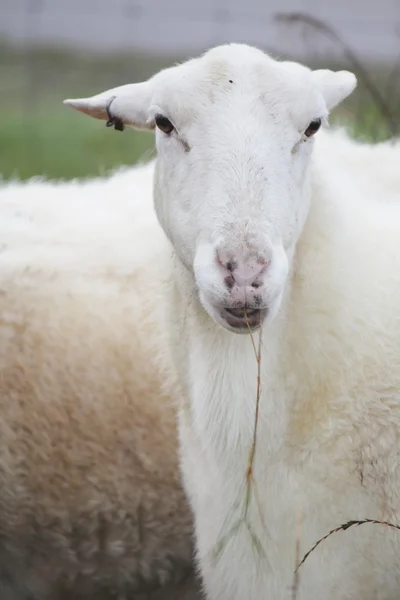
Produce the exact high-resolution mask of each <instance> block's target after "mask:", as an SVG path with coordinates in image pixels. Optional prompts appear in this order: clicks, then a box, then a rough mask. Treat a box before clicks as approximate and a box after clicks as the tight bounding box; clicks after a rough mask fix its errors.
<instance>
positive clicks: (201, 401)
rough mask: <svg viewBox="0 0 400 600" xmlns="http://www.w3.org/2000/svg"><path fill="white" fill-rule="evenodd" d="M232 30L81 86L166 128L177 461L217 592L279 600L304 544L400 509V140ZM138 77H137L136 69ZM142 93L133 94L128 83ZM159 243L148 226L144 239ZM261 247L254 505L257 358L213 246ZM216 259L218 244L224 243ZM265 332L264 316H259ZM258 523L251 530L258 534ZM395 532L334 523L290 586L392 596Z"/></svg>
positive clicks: (164, 184) (161, 189) (205, 570)
mask: <svg viewBox="0 0 400 600" xmlns="http://www.w3.org/2000/svg"><path fill="white" fill-rule="evenodd" d="M354 85H355V79H354V77H353V76H352V75H351V74H349V73H347V72H340V73H332V72H329V71H317V72H311V71H310V70H308V69H306V68H305V67H301V66H298V65H297V66H296V65H294V64H293V63H289V64H287V63H279V62H276V61H274V60H272V59H271V58H270V57H268V56H266V55H264V54H263V53H261V52H259V51H258V50H256V49H254V48H249V47H247V46H242V45H231V46H225V47H221V48H217V49H213V50H212V51H210V52H209V53H207V54H205V55H204V56H202V57H200V58H199V59H195V60H193V61H189V62H187V63H185V64H184V65H180V66H177V67H174V68H172V69H169V70H167V71H163V72H161V73H160V74H158V75H156V76H155V77H154V78H152V79H151V80H150V81H149V82H147V83H146V84H136V85H135V86H132V87H131V88H130V90H129V94H128V96H127V95H126V94H125V93H124V95H123V96H121V99H120V100H119V97H118V88H116V89H115V90H113V93H112V94H108V93H107V92H105V93H104V94H102V95H101V96H100V100H99V101H97V100H96V99H91V100H80V101H69V104H71V105H72V106H75V107H76V108H78V110H83V109H84V112H87V113H88V114H92V113H93V116H97V117H99V116H100V117H103V118H106V114H105V110H104V98H112V97H114V96H115V100H114V101H113V102H112V104H111V105H110V109H111V113H112V115H114V116H116V117H118V118H119V119H121V120H122V121H124V122H125V123H127V124H134V125H135V126H139V127H150V128H152V127H154V123H155V115H156V114H157V113H162V114H164V115H165V116H167V117H169V118H170V120H171V121H172V122H173V124H174V125H175V128H176V130H175V132H173V133H172V134H171V135H169V136H166V135H165V134H163V133H162V132H160V131H158V130H157V134H156V140H157V147H158V160H157V163H156V170H155V188H154V199H155V207H156V212H157V216H158V219H159V221H160V223H161V226H162V228H163V229H164V231H165V233H166V234H167V236H168V238H169V239H170V241H171V242H172V245H173V248H174V260H173V264H172V267H171V268H172V271H171V272H172V281H173V285H172V286H171V287H170V289H169V294H170V295H169V296H168V297H167V302H166V309H167V312H166V314H167V318H168V320H169V325H170V332H171V339H172V347H173V349H174V352H175V355H176V366H177V370H178V372H179V374H180V378H181V382H182V385H183V388H184V390H185V392H186V395H187V398H188V406H186V407H185V408H184V409H183V410H182V411H181V413H180V438H181V460H182V472H183V476H184V481H185V485H186V489H187V492H188V495H189V498H190V501H191V504H192V508H193V511H194V515H195V521H196V535H197V557H198V564H199V568H200V571H201V574H202V577H203V581H204V588H205V591H206V594H207V598H208V599H209V600H263V599H264V598H268V599H269V600H281V599H282V600H283V599H284V598H288V597H289V589H290V586H291V584H292V575H293V570H294V567H295V545H296V535H297V530H296V520H297V516H298V513H299V511H300V512H301V514H302V529H301V553H303V552H305V551H306V550H308V549H309V548H310V546H311V545H312V544H313V543H314V542H316V540H317V539H318V538H319V537H320V536H323V535H325V534H326V533H327V532H328V531H329V530H330V529H331V528H334V527H336V526H338V525H340V524H341V523H344V522H346V521H348V520H350V519H364V518H366V517H368V518H371V519H390V520H391V521H394V522H400V514H399V513H400V492H399V491H398V490H399V483H400V470H399V467H400V459H399V450H400V434H399V431H400V361H399V357H400V318H399V314H400V308H399V306H400V275H399V273H400V244H399V240H400V203H399V202H397V201H396V200H398V199H399V189H400V188H399V169H398V164H399V161H398V157H399V155H400V152H399V150H400V147H399V144H398V143H397V145H396V146H394V147H389V145H388V144H384V145H380V146H371V147H369V146H361V145H358V144H356V143H355V142H351V141H349V140H347V139H345V138H344V137H343V135H332V134H330V135H329V134H324V133H323V132H318V133H317V134H316V136H315V148H313V146H314V138H310V139H305V137H304V131H305V129H306V128H307V126H308V124H309V123H310V122H311V121H312V120H313V119H315V118H318V117H321V118H322V119H323V120H325V119H326V118H327V115H328V112H329V111H330V110H331V109H332V108H333V107H334V106H335V105H336V104H337V103H338V102H340V101H341V100H342V99H343V98H345V97H346V96H347V95H348V94H349V93H350V92H351V91H352V89H353V88H354ZM142 86H145V87H142ZM129 96H130V97H129ZM151 242H152V243H153V240H151ZM229 252H230V253H231V254H232V256H234V257H235V259H238V261H239V262H240V264H241V265H242V266H243V268H246V269H250V268H252V265H253V263H252V261H253V260H254V259H255V257H257V256H258V257H260V256H261V257H262V258H263V259H265V261H266V264H268V268H266V269H265V272H263V274H262V277H263V279H262V286H261V288H260V292H257V293H259V294H260V295H261V299H262V305H263V306H265V307H267V308H268V310H269V312H268V315H267V317H266V319H265V321H264V323H263V327H262V338H263V343H262V360H261V390H262V394H261V402H260V419H259V428H258V443H257V452H256V456H255V464H254V479H255V481H256V484H257V492H258V493H257V496H258V497H259V499H260V507H259V508H260V510H261V512H262V515H263V519H264V521H265V530H264V527H263V525H262V520H261V518H260V514H259V508H258V507H257V502H256V500H255V498H256V495H255V491H254V489H253V493H252V496H251V499H250V505H249V510H248V513H247V519H246V522H245V523H243V522H242V524H241V525H240V526H239V527H236V529H235V531H234V532H233V534H232V535H231V536H230V537H229V539H228V541H227V543H226V545H225V547H224V548H223V551H222V553H221V555H220V557H219V559H218V560H215V557H214V556H213V552H214V550H215V549H216V548H217V546H218V543H219V542H220V541H221V539H222V538H223V536H224V534H226V533H227V532H228V531H229V530H230V528H231V527H232V526H233V525H235V523H237V521H238V519H240V517H241V515H242V514H243V508H244V503H245V495H246V494H245V492H246V490H245V475H246V469H247V464H248V457H249V450H250V446H251V441H252V435H253V423H254V414H255V403H256V388H257V364H256V360H255V355H254V349H253V345H252V342H251V339H250V336H249V335H241V336H239V335H235V334H233V333H232V331H231V327H229V326H228V325H227V323H226V321H225V320H224V317H223V316H221V315H222V313H221V310H222V308H223V307H224V306H226V305H227V304H228V303H229V302H231V297H230V292H229V290H227V289H226V286H225V284H224V277H225V276H226V271H224V266H223V265H222V266H221V264H220V263H219V262H218V257H220V256H221V254H219V253H229ZM222 262H223V261H222ZM253 335H254V338H255V342H256V343H257V339H258V334H256V333H255V334H253ZM247 525H249V526H250V528H251V531H252V532H254V534H255V535H256V536H257V537H258V538H259V541H260V545H261V547H262V552H261V551H259V549H258V547H257V545H256V544H255V542H254V539H253V538H252V537H251V535H250V533H249V531H250V530H249V528H248V527H247ZM399 551H400V535H399V534H398V532H396V531H393V530H389V529H387V528H384V527H382V526H379V525H375V526H373V525H363V526H361V527H359V528H353V529H350V530H348V531H346V532H342V533H340V534H337V535H336V536H332V537H331V538H330V539H329V540H327V541H326V542H325V543H323V544H322V545H321V546H320V547H319V548H318V549H317V550H316V551H315V552H314V553H313V554H312V555H311V556H310V557H309V559H308V561H307V562H306V563H305V565H304V567H303V568H302V570H301V572H300V582H299V590H298V596H297V597H298V598H299V599H300V598H301V599H307V600H311V599H313V600H316V599H318V600H320V599H322V598H323V599H324V600H333V599H335V600H345V599H348V600H350V599H352V600H353V599H362V600H372V599H380V600H394V599H396V598H398V597H399V590H400V562H399Z"/></svg>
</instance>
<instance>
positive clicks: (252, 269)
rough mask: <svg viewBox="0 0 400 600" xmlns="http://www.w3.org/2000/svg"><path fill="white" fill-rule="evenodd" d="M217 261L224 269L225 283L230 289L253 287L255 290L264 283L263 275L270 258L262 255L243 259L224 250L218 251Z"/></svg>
mask: <svg viewBox="0 0 400 600" xmlns="http://www.w3.org/2000/svg"><path fill="white" fill-rule="evenodd" d="M217 262H218V264H219V265H220V266H221V267H222V268H223V270H224V274H225V285H226V286H227V287H228V288H229V289H231V290H232V289H233V288H234V287H238V288H253V291H254V289H257V288H259V287H261V286H262V285H263V275H264V274H265V272H266V271H267V269H268V264H269V261H268V259H267V258H266V257H265V256H262V255H257V256H248V257H246V258H245V259H241V258H240V257H238V256H236V255H233V254H232V253H229V252H226V251H223V250H219V251H218V252H217Z"/></svg>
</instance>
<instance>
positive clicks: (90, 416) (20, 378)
mask: <svg viewBox="0 0 400 600" xmlns="http://www.w3.org/2000/svg"><path fill="white" fill-rule="evenodd" d="M152 171H153V165H152V164H150V165H148V166H143V167H141V168H137V169H135V170H132V169H130V170H126V171H121V172H119V173H116V174H115V175H113V176H112V177H109V178H101V179H95V180H91V181H87V182H84V181H77V182H70V183H51V182H43V181H30V182H28V183H26V184H22V183H17V182H12V183H10V184H7V185H4V186H3V187H2V188H0V215H1V216H0V239H1V241H2V247H1V251H0V339H1V344H0V404H1V415H2V418H1V420H0V479H1V482H2V485H1V492H0V565H1V568H0V592H1V593H0V595H1V598H2V599H4V600H20V599H21V600H22V599H24V600H25V599H28V598H29V599H31V598H34V599H35V600H36V599H38V600H39V599H40V600H47V599H48V600H61V599H63V600H64V599H67V598H68V599H69V598H70V599H72V598H74V599H75V598H78V597H79V598H96V599H100V598H101V599H103V598H104V599H108V598H116V599H121V598H124V599H128V598H135V599H141V598H142V595H141V593H144V592H146V594H147V593H148V594H149V595H146V594H145V595H144V596H143V598H146V600H147V599H148V598H151V599H154V600H156V598H160V599H161V598H162V599H163V600H165V599H166V598H171V600H175V599H176V600H181V599H182V600H194V598H197V592H196V583H195V581H194V577H193V573H192V570H191V556H192V554H191V552H192V540H191V535H192V519H191V515H190V511H189V507H188V505H187V501H186V499H185V496H184V493H183V490H182V486H181V482H180V477H179V470H178V460H177V447H176V445H177V439H176V422H175V421H176V419H175V414H176V409H177V405H178V403H179V398H180V392H179V386H178V384H177V381H176V377H175V376H174V373H173V369H172V367H171V360H170V357H169V351H168V346H167V344H166V342H165V327H164V324H163V320H162V314H161V312H160V307H161V306H162V297H161V293H162V292H161V289H160V285H159V282H160V281H162V278H163V262H164V252H163V248H164V245H165V242H164V239H163V233H162V231H161V228H160V227H159V226H158V224H157V222H156V219H155V215H154V210H153V206H152V197H151V189H152ZM149 239H150V240H151V243H149V241H148V240H149ZM149 256H151V260H149ZM163 586H164V587H163Z"/></svg>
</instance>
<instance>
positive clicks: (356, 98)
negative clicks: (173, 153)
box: [0, 0, 400, 177]
mask: <svg viewBox="0 0 400 600" xmlns="http://www.w3.org/2000/svg"><path fill="white" fill-rule="evenodd" d="M341 2H345V0H338V1H337V3H336V4H335V3H332V2H329V3H328V2H323V1H322V0H321V1H319V0H307V1H306V0H304V3H306V4H307V6H308V7H309V8H313V6H314V4H315V6H318V7H319V8H318V11H319V12H318V11H313V12H312V13H311V12H310V13H300V12H293V11H290V10H283V9H284V8H285V6H289V5H293V2H292V1H291V0H281V2H278V1H276V2H274V1H271V2H269V3H268V5H263V4H260V3H259V2H258V3H257V0H247V2H245V1H244V0H229V2H228V0H226V1H225V4H224V0H220V3H216V2H215V1H214V0H203V1H202V2H197V3H193V2H189V0H175V2H173V1H172V0H170V2H169V3H167V2H164V1H163V0H147V1H145V0H142V2H137V1H136V2H134V1H133V0H69V1H68V2H61V1H60V0H51V1H50V0H2V3H1V6H0V86H1V88H2V99H3V100H2V104H3V109H2V113H1V114H0V175H1V174H2V175H3V176H11V175H13V174H17V175H19V176H22V177H27V176H31V175H34V174H45V175H48V176H66V177H70V176H79V175H85V174H91V173H94V172H97V171H98V170H99V168H104V169H105V170H107V169H108V168H111V167H114V166H116V165H118V164H121V163H127V162H134V161H135V160H137V159H138V158H139V157H140V156H142V155H143V152H146V151H148V150H149V149H150V148H151V143H150V142H149V141H148V138H147V139H145V138H144V137H143V136H142V137H140V136H139V137H137V139H136V142H135V144H136V145H135V144H133V143H132V141H131V140H129V141H123V142H121V140H118V146H117V145H116V143H117V142H114V140H112V141H110V137H108V138H107V142H106V143H105V141H104V140H105V139H106V138H105V137H104V135H105V134H103V133H101V135H100V134H98V133H96V132H95V129H94V127H97V128H98V124H96V125H94V126H93V127H92V126H91V125H89V124H88V125H83V124H82V122H81V121H77V120H76V118H75V119H71V118H70V117H69V116H67V115H66V114H65V110H66V109H65V108H63V107H62V104H61V100H62V99H63V98H65V97H71V96H72V95H73V94H74V95H85V94H88V95H89V94H93V93H96V92H98V91H101V90H103V89H107V88H110V87H113V86H116V85H120V84H122V83H127V82H133V81H139V80H142V79H145V78H147V77H149V76H150V75H152V74H153V73H154V72H156V71H157V70H159V69H160V68H163V67H164V66H167V65H169V64H171V63H173V62H175V61H176V60H182V59H185V58H187V57H188V56H189V55H192V56H193V55H194V54H197V53H198V52H201V51H203V50H205V49H206V48H207V47H210V46H213V45H216V44H219V43H223V42H226V41H242V42H247V43H251V44H254V45H257V46H259V47H260V48H262V49H264V50H266V51H268V52H270V53H271V54H273V55H274V56H276V57H280V58H289V59H292V60H293V59H294V60H302V61H305V62H306V63H308V64H309V65H310V66H313V65H315V66H324V67H340V68H348V69H350V70H352V71H354V72H355V73H356V74H357V76H358V80H359V85H358V88H357V90H356V93H355V94H353V95H352V96H351V97H350V98H349V99H348V100H347V101H346V102H345V103H344V105H343V106H342V107H341V109H340V110H339V111H337V113H336V120H337V121H340V122H344V123H346V124H347V125H348V126H350V127H351V130H352V132H353V133H354V135H357V136H360V137H367V138H369V139H373V140H381V139H387V138H389V137H392V136H396V135H398V132H399V127H400V2H399V1H398V0H381V2H380V3H377V2H376V1H374V2H369V3H365V2H361V0H353V1H352V2H347V5H348V6H351V11H352V12H353V13H357V11H358V9H359V2H361V4H362V11H363V18H362V19H361V18H359V17H357V15H356V14H353V17H352V18H350V17H351V14H352V13H349V12H347V13H346V12H344V13H343V11H342V12H341ZM333 4H335V6H333ZM367 4H368V6H367ZM360 6H361V5H360ZM324 7H325V12H324V10H323V8H324ZM280 8H281V9H282V10H280ZM342 8H343V7H342ZM316 13H317V14H318V15H319V16H318V18H317V17H316V16H315V14H316ZM325 14H326V16H327V18H326V19H325V18H323V17H324V15H325ZM329 16H330V17H331V20H329V19H328V17H329ZM332 23H334V25H332ZM5 34H7V35H5ZM10 40H11V41H13V43H10ZM75 123H79V127H80V131H77V130H76V129H75V130H74V127H75V128H76V127H77V125H75ZM96 131H98V129H96ZM96 136H97V137H96ZM61 140H62V142H63V143H62V147H61V145H60V141H61ZM74 140H75V141H74ZM78 140H80V146H79V147H77V146H76V143H77V141H78ZM56 147H57V150H58V153H59V154H60V159H59V162H58V163H57V161H56V157H55V148H56ZM79 148H81V149H82V153H81V154H80V150H79ZM68 152H72V154H73V156H75V163H73V162H72V158H71V157H70V156H69V154H68ZM61 154H63V157H62V159H61ZM96 161H97V162H96ZM68 165H70V166H68Z"/></svg>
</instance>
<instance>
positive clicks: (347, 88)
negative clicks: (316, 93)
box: [311, 69, 357, 110]
mask: <svg viewBox="0 0 400 600" xmlns="http://www.w3.org/2000/svg"><path fill="white" fill-rule="evenodd" d="M311 77H312V79H313V81H314V83H315V84H316V85H317V87H318V88H319V90H320V92H321V94H322V96H323V97H324V100H325V104H326V107H327V109H328V110H331V109H332V108H334V107H335V106H337V105H338V104H339V103H340V102H342V100H344V99H345V98H347V96H349V95H350V94H351V92H352V91H353V90H354V88H355V87H356V85H357V78H356V76H355V75H354V73H350V71H330V70H329V69H317V70H315V71H312V73H311Z"/></svg>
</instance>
